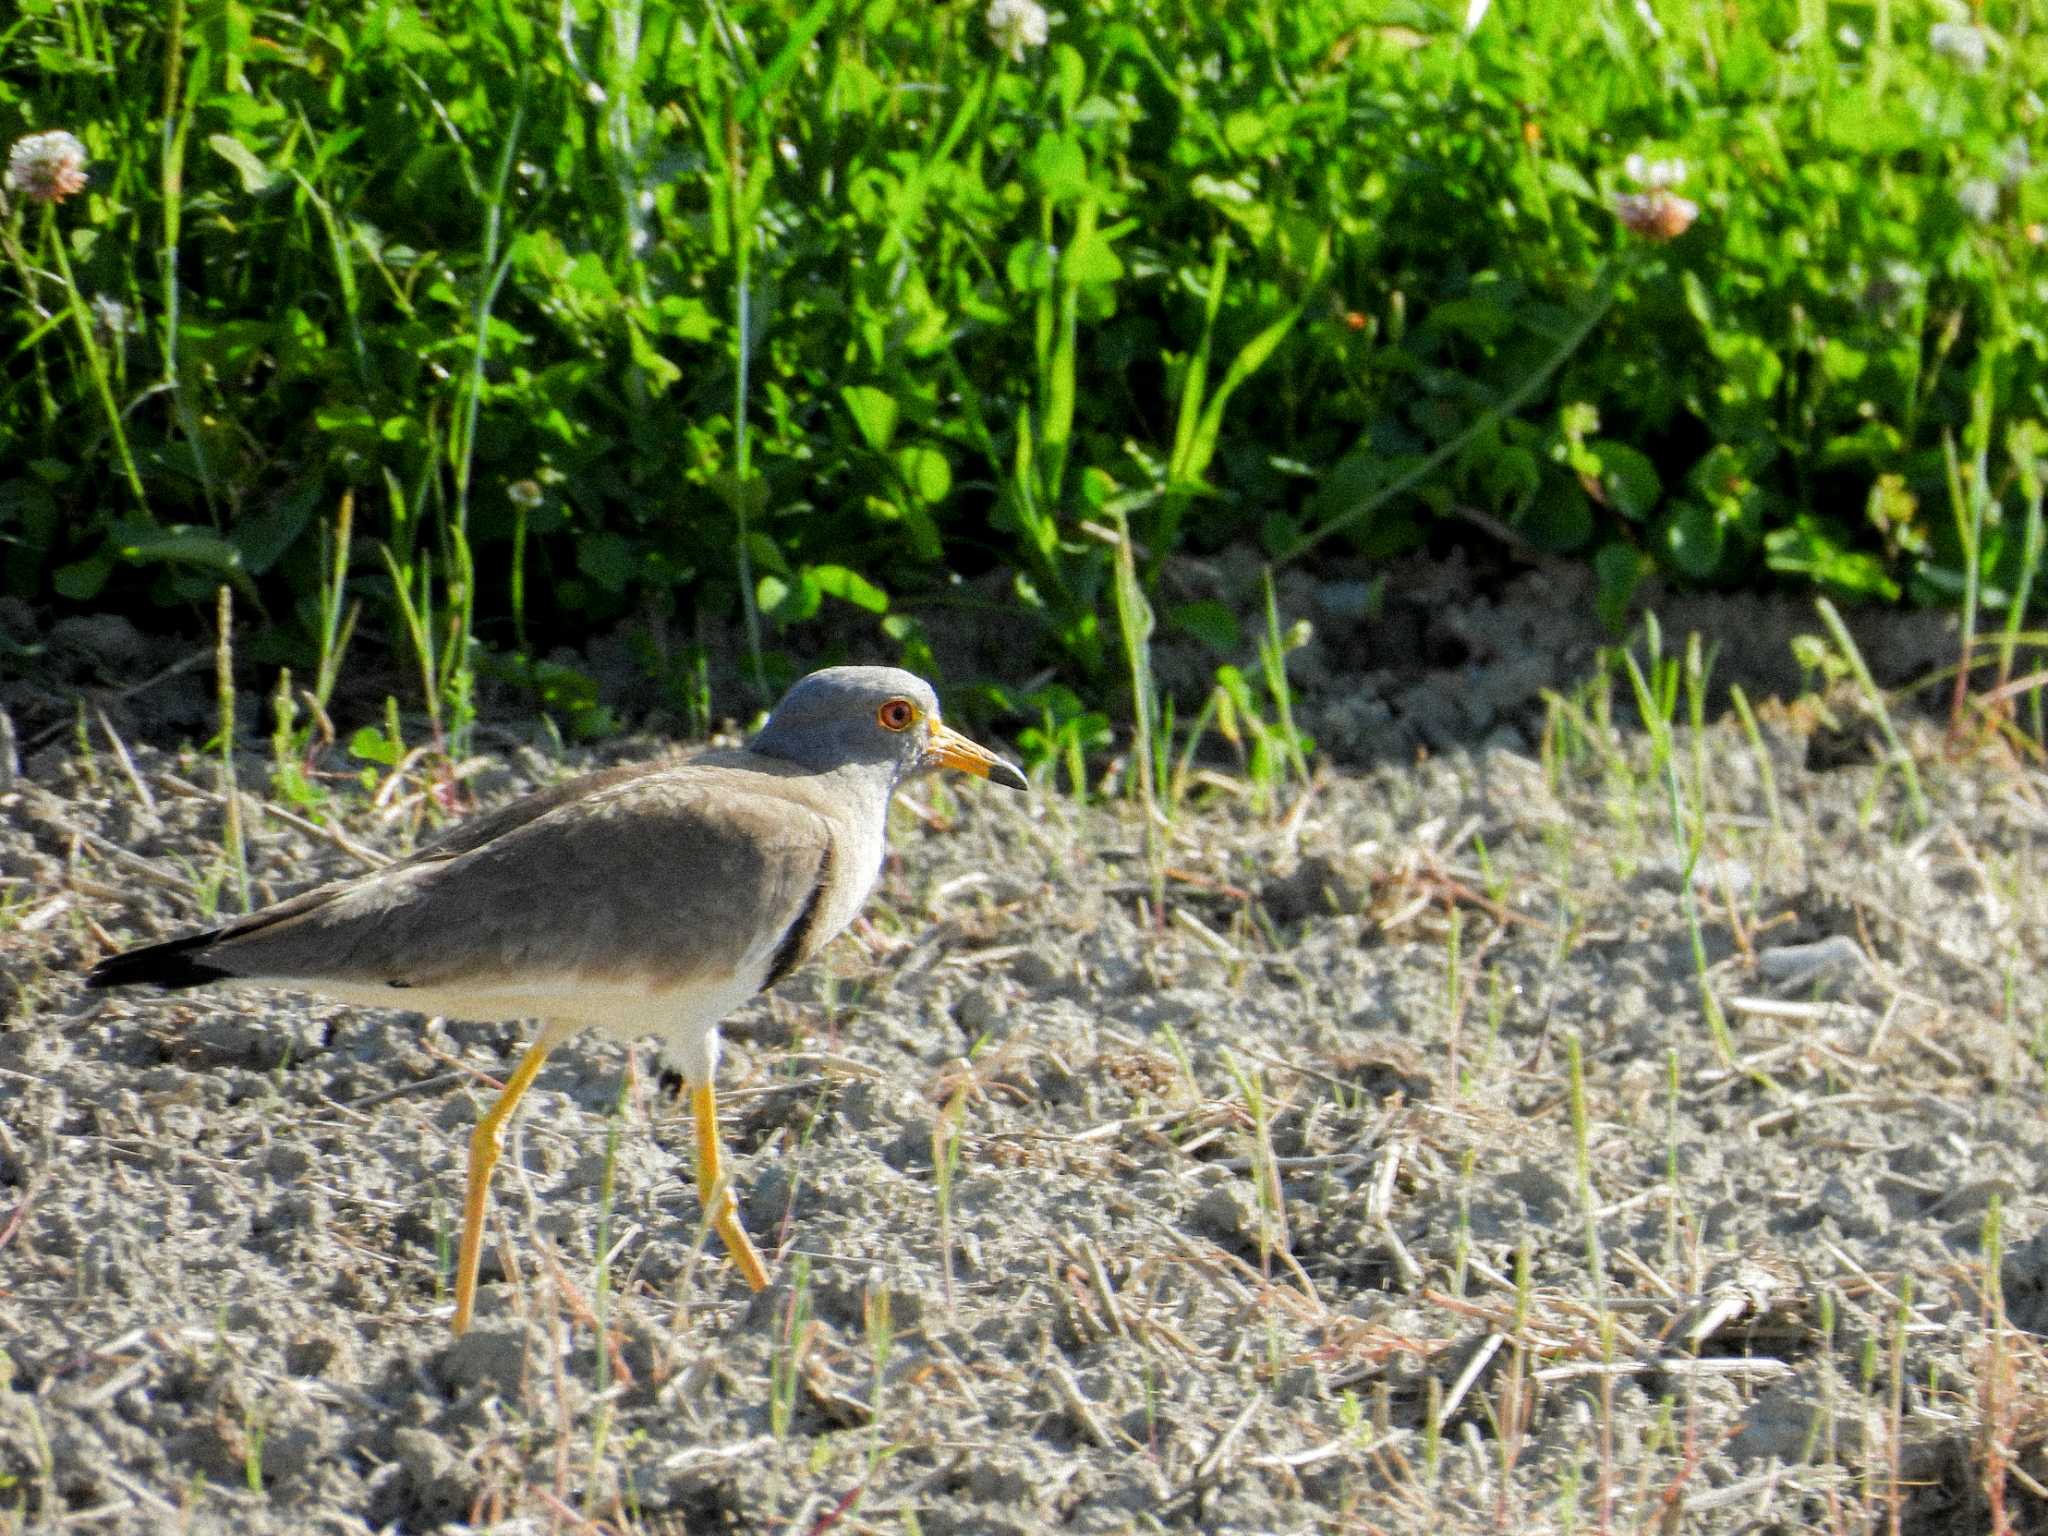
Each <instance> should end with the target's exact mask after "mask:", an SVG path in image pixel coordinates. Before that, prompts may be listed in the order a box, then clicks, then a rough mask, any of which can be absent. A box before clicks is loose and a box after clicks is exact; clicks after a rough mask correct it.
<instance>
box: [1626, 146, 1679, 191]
mask: <svg viewBox="0 0 2048 1536" xmlns="http://www.w3.org/2000/svg"><path fill="white" fill-rule="evenodd" d="M1621 168H1622V170H1623V171H1625V172H1626V173H1627V175H1628V179H1629V180H1630V181H1632V182H1634V183H1635V184H1636V185H1637V186H1639V187H1641V188H1643V189H1644V190H1645V191H1648V192H1663V191H1666V190H1668V189H1669V188H1672V187H1675V186H1677V185H1678V184H1679V183H1680V182H1682V181H1684V180H1685V162H1684V161H1683V160H1679V159H1676V158H1673V159H1670V160H1651V159H1647V158H1645V157H1644V156H1643V155H1641V154H1633V155H1630V156H1629V157H1628V159H1626V160H1624V161H1623V162H1622V163H1621Z"/></svg>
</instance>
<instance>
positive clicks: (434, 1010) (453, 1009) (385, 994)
mask: <svg viewBox="0 0 2048 1536" xmlns="http://www.w3.org/2000/svg"><path fill="white" fill-rule="evenodd" d="M750 969H757V970H759V971H761V972H762V974H761V975H753V976H747V975H736V976H704V977H693V978H691V979H689V980H687V981H684V980H678V979H676V978H673V977H656V976H616V975H606V976H577V975H554V976H545V977H540V976H535V977H523V976H494V977H491V978H488V979H485V978H478V979H477V980H476V981H474V982H470V983H455V984H441V985H434V986H421V987H392V986H383V985H380V984H378V983H375V982H354V981H341V980H337V979H335V978H333V977H326V976H322V977H292V976H266V977H264V978H263V979H262V985H264V986H267V987H291V988H294V989H296V990H299V991H303V992H310V993H313V994H314V995H315V996H318V997H325V998H331V999H332V1000H333V1001H335V1002H338V1003H348V1004H351V1005H353V1006H355V1007H359V1008H396V1009H403V1010H404V1011H406V1012H408V1013H424V1014H433V1015H437V1016H439V1017H442V1018H448V1019H464V1020H468V1021H470V1022H473V1023H500V1022H512V1021H519V1020H525V1019H534V1020H538V1021H540V1022H542V1023H544V1024H551V1025H555V1026H557V1027H558V1028H561V1027H565V1026H566V1028H567V1029H569V1030H573V1031H577V1032H581V1031H583V1030H595V1031H596V1032H597V1033H598V1034H600V1035H603V1036H604V1037H605V1038H606V1039H609V1040H638V1039H642V1038H644V1037H646V1036H648V1035H659V1036H661V1037H662V1038H663V1039H664V1040H665V1041H668V1042H672V1043H675V1044H682V1043H684V1042H695V1041H700V1040H702V1039H703V1038H704V1037H705V1036H706V1035H707V1034H708V1033H709V1032H710V1031H711V1029H712V1028H713V1027H714V1026H715V1025H716V1024H717V1023H718V1021H719V1020H720V1019H722V1018H724V1017H725V1016H726V1015H727V1014H729V1013H731V1012H732V1011H733V1010H735V1009H736V1008H739V1007H740V1006H741V1005H743V1004H744V1003H746V1002H747V1001H748V1000H749V999H750V998H752V997H753V996H754V994H755V993H757V992H759V991H760V990H761V982H762V980H763V979H764V978H765V971H766V967H765V966H761V967H752V968H750Z"/></svg>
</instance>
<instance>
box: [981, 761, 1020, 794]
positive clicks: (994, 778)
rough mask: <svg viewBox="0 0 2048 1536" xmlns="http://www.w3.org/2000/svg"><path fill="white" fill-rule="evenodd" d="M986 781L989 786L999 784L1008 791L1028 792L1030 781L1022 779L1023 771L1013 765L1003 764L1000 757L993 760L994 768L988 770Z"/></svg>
mask: <svg viewBox="0 0 2048 1536" xmlns="http://www.w3.org/2000/svg"><path fill="white" fill-rule="evenodd" d="M988 781H989V783H991V784H1001V785H1004V786H1005V787H1007V788H1010V789H1023V790H1028V789H1030V788H1031V781H1030V780H1029V779H1027V778H1025V777H1024V770H1023V769H1022V768H1019V767H1018V766H1017V765H1016V764H1015V763H1011V762H1005V761H1004V760H1003V759H1002V758H1000V757H999V758H997V759H996V760H995V764H994V766H992V767H991V768H990V769H989V771H988Z"/></svg>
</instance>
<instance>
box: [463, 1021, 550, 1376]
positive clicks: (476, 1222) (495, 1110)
mask: <svg viewBox="0 0 2048 1536" xmlns="http://www.w3.org/2000/svg"><path fill="white" fill-rule="evenodd" d="M552 1048H553V1042H552V1041H550V1040H548V1039H547V1038H545V1037H543V1038H541V1039H539V1040H536V1041H535V1042H534V1043H533V1044H532V1045H531V1046H529V1047H527V1051H526V1054H525V1055H524V1056H522V1057H520V1058H519V1065H518V1066H517V1067H516V1068H514V1069H513V1072H512V1076H511V1077H510V1078H508V1079H506V1082H505V1091H504V1092H503V1093H501V1094H499V1095H498V1098H497V1102H495V1103H494V1104H492V1105H491V1107H490V1108H489V1109H487V1110H485V1111H484V1117H483V1118H482V1119H481V1120H479V1121H477V1123H476V1129H475V1130H474V1131H472V1132H471V1133H470V1137H469V1192H468V1193H467V1194H466V1195H465V1196H464V1197H463V1202H462V1247H461V1249H460V1251H459V1252H457V1254H456V1256H455V1332H456V1334H457V1335H458V1336H460V1335H461V1334H463V1333H466V1332H467V1331H468V1330H469V1319H470V1314H471V1312H472V1311H474V1310H475V1307H476V1272H477V1267H478V1265H480V1264H481V1263H482V1262H483V1256H484V1207H485V1206H486V1205H488V1204H489V1203H490V1198H491V1169H492V1168H493V1167H495V1166H496V1165H497V1161H498V1152H499V1150H500V1149H501V1148H502V1147H503V1146H504V1143H505V1122H506V1121H507V1120H510V1119H511V1118H512V1112H513V1111H514V1110H515V1109H517V1108H518V1107H519V1099H520V1096H521V1095H522V1094H524V1093H525V1092H526V1090H527V1089H528V1088H530V1087H532V1086H533V1080H534V1079H535V1078H536V1077H538V1076H540V1068H541V1063H542V1062H544V1061H546V1060H547V1059H548V1052H549V1050H551V1049H552Z"/></svg>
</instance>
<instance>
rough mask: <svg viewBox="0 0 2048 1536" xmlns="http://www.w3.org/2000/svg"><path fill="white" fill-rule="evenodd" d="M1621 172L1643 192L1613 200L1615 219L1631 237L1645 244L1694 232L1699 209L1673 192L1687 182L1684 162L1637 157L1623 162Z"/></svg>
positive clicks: (1673, 238) (1628, 193)
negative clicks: (1633, 235)
mask: <svg viewBox="0 0 2048 1536" xmlns="http://www.w3.org/2000/svg"><path fill="white" fill-rule="evenodd" d="M1621 169H1622V172H1623V174H1624V175H1626V176H1627V177H1628V179H1629V180H1630V181H1632V182H1634V183H1635V184H1636V185H1637V186H1639V187H1641V188H1643V190H1642V191H1641V192H1624V193H1622V194H1621V195H1620V196H1619V197H1617V198H1615V200H1614V216H1615V217H1616V218H1618V219H1620V220H1621V222H1622V223H1623V224H1624V225H1626V226H1627V227H1628V229H1629V232H1630V233H1632V234H1637V235H1641V236H1642V237H1643V238H1644V239H1645V240H1658V241H1663V240H1676V239H1677V238H1678V237H1679V236H1680V235H1682V234H1684V233H1685V232H1686V231H1687V230H1688V229H1690V228H1692V223H1693V220H1694V219H1697V218H1698V217H1699V216H1700V205H1699V204H1698V203H1695V202H1693V201H1692V200H1691V199H1690V198H1684V197H1680V196H1679V195H1678V194H1677V193H1676V192H1673V191H1672V190H1671V189H1672V188H1673V187H1675V186H1677V185H1678V184H1679V183H1680V182H1682V181H1684V180H1685V162H1684V161H1683V160H1680V159H1677V158H1673V159H1670V160H1651V159H1649V158H1647V157H1646V156H1644V155H1641V154H1634V155H1630V156H1629V157H1628V159H1626V160H1624V161H1623V162H1622V164H1621Z"/></svg>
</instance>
